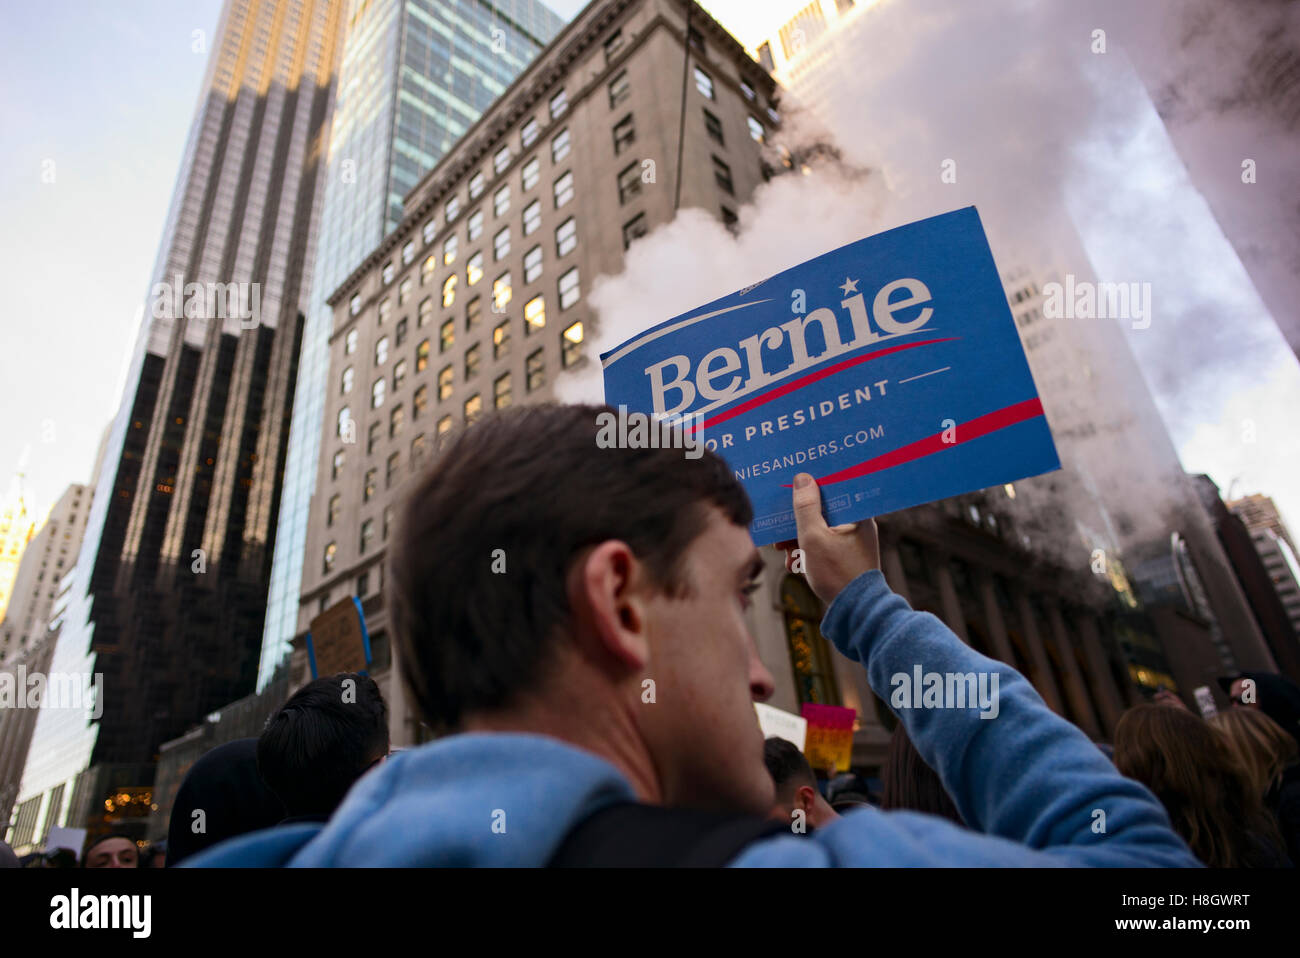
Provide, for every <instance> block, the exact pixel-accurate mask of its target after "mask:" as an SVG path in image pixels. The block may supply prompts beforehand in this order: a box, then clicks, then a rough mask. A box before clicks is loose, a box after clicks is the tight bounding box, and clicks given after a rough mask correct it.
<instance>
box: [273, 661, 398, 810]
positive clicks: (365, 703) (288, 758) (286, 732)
mask: <svg viewBox="0 0 1300 958" xmlns="http://www.w3.org/2000/svg"><path fill="white" fill-rule="evenodd" d="M387 754H388V706H387V705H385V704H384V698H383V696H382V695H381V694H380V693H379V686H378V685H376V684H375V680H374V679H372V678H370V677H369V676H367V675H361V674H358V673H351V672H340V673H339V674H338V675H331V676H328V677H324V678H319V679H316V680H315V681H313V682H309V683H308V684H307V685H304V686H303V687H302V688H300V689H299V690H298V691H297V692H295V693H294V694H293V695H292V696H290V698H289V701H287V702H285V703H284V705H283V706H282V707H281V708H280V710H279V711H278V712H276V713H275V714H274V715H272V716H271V717H270V718H269V719H268V720H267V722H266V728H265V729H263V730H262V734H261V737H260V738H258V740H257V768H258V771H259V772H260V773H261V775H262V778H263V779H264V780H265V782H266V784H267V786H268V787H270V789H271V791H273V792H274V793H275V795H276V797H277V798H279V799H280V801H281V802H283V803H284V807H285V810H286V811H287V812H288V814H289V816H290V817H291V818H292V817H298V816H313V817H322V816H323V817H328V816H329V815H330V814H331V813H332V812H333V811H334V809H335V808H337V807H338V805H339V803H340V802H342V801H343V797H344V796H345V795H346V794H347V792H348V789H349V788H351V787H352V783H353V782H355V781H356V780H357V779H358V778H360V777H361V774H362V773H363V772H365V771H366V769H368V768H369V767H370V766H371V765H373V764H375V762H377V761H379V760H380V759H382V758H383V757H384V756H385V755H387Z"/></svg>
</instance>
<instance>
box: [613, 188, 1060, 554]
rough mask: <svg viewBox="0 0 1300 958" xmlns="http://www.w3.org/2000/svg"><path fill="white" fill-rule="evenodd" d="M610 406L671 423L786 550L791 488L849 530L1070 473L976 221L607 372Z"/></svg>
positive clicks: (938, 219)
mask: <svg viewBox="0 0 1300 958" xmlns="http://www.w3.org/2000/svg"><path fill="white" fill-rule="evenodd" d="M601 362H602V363H603V365H604V375H605V401H606V402H607V403H609V404H610V405H611V406H615V407H618V406H625V407H627V409H628V410H629V411H631V412H636V413H644V414H648V415H651V416H654V417H658V418H660V419H666V420H672V421H677V422H678V423H679V424H680V425H681V427H682V428H683V429H684V430H685V432H686V435H687V437H688V439H691V438H693V439H694V440H695V441H697V442H698V439H699V437H700V436H703V442H704V445H706V446H707V447H708V448H709V449H712V450H714V451H716V452H718V453H719V454H720V455H721V456H722V457H723V458H724V459H725V460H726V461H727V464H728V465H729V466H730V467H731V468H732V469H733V470H734V471H735V474H736V477H737V478H738V479H740V480H741V482H743V483H744V486H745V488H746V490H747V491H748V492H749V496H750V499H752V500H753V503H754V523H753V525H752V526H751V529H750V531H751V533H752V534H753V536H754V541H755V542H757V543H759V544H760V545H761V544H765V543H771V542H779V541H782V540H785V539H793V538H794V536H795V526H794V513H793V511H792V509H791V498H790V497H791V492H790V490H791V484H792V482H793V479H794V476H795V474H796V473H798V472H809V473H812V474H813V475H814V476H816V477H817V481H818V483H819V484H820V485H821V487H822V497H823V503H824V507H825V511H826V514H827V518H828V521H830V522H831V524H836V523H841V522H853V521H856V520H858V519H862V518H866V517H868V516H875V515H881V514H883V513H887V512H893V511H895V510H897V509H904V508H906V507H908V506H915V505H919V504H921V503H923V502H932V501H934V500H936V499H943V498H946V497H948V496H955V495H959V494H961V493H963V492H970V491H972V490H975V489H983V488H985V487H988V486H994V485H1001V484H1003V483H1007V482H1012V481H1014V480H1016V479H1023V478H1025V477H1027V476H1035V475H1038V474H1040V473H1043V472H1049V471H1051V470H1053V469H1057V468H1059V467H1060V460H1059V459H1058V458H1057V455H1056V447H1055V446H1054V445H1053V443H1052V434H1051V432H1050V430H1049V429H1048V427H1047V421H1046V419H1045V418H1044V415H1043V407H1042V404H1041V403H1040V402H1039V399H1038V390H1037V389H1036V388H1035V386H1034V380H1033V377H1032V376H1031V375H1030V372H1029V364H1028V363H1027V362H1026V360H1025V353H1024V350H1023V348H1022V347H1021V345H1020V337H1019V336H1018V335H1017V333H1016V326H1015V320H1014V319H1013V318H1012V316H1011V310H1010V309H1009V308H1008V306H1007V298H1006V294H1005V293H1004V292H1003V289H1002V284H1001V281H1000V280H999V278H998V271H997V267H996V266H995V265H994V263H993V254H992V252H991V251H990V250H989V245H988V240H987V239H986V238H985V236H984V228H983V226H982V225H981V223H980V219H979V214H978V213H977V212H976V211H975V208H974V207H973V206H971V207H967V208H965V209H960V210H956V211H954V212H952V213H945V214H943V215H941V216H934V217H931V218H929V219H925V220H921V221H919V222H916V223H910V224H908V225H907V226H900V227H899V228H898V229H893V230H889V231H888V232H886V233H881V234H879V235H877V236H870V237H868V238H866V239H863V240H858V241H857V242H856V243H850V244H849V245H847V246H842V247H840V248H839V249H837V250H833V251H832V252H829V253H826V254H825V255H823V256H819V257H817V258H816V259H812V260H809V261H808V262H806V263H802V264H800V265H798V266H795V267H792V268H791V269H788V270H785V271H784V272H782V273H778V274H777V275H775V276H773V277H771V278H769V279H766V280H764V281H763V282H761V283H758V284H756V285H754V286H751V287H749V288H747V289H742V290H740V291H739V292H737V293H732V294H731V295H730V296H724V297H722V298H721V299H718V300H715V301H714V302H712V303H709V304H708V305H706V306H701V307H699V308H698V309H695V310H691V311H690V312H687V313H683V314H682V315H680V316H676V317H674V318H672V319H670V320H668V321H666V322H664V323H661V324H660V325H658V326H655V327H654V328H652V329H648V330H646V331H645V332H643V333H641V334H640V335H639V336H636V337H634V338H632V339H630V340H628V341H627V342H626V343H624V344H623V345H621V346H619V347H618V348H616V349H613V350H611V351H609V352H607V353H605V354H603V355H602V356H601Z"/></svg>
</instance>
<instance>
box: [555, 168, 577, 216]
mask: <svg viewBox="0 0 1300 958" xmlns="http://www.w3.org/2000/svg"><path fill="white" fill-rule="evenodd" d="M571 199H573V171H572V170H570V171H569V172H568V173H565V174H564V175H563V176H561V177H560V178H559V179H558V180H556V181H555V208H556V209H557V210H558V209H559V208H560V207H561V206H563V205H564V204H565V203H567V202H569V200H571Z"/></svg>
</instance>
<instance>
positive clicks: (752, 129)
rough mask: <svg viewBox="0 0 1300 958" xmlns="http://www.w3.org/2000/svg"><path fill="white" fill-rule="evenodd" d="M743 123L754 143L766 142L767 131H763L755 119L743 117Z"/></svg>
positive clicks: (760, 124) (761, 125)
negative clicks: (747, 127)
mask: <svg viewBox="0 0 1300 958" xmlns="http://www.w3.org/2000/svg"><path fill="white" fill-rule="evenodd" d="M745 123H746V124H748V126H749V135H750V137H751V138H753V140H754V142H755V143H766V142H767V131H766V130H764V129H763V124H762V123H759V122H758V118H757V117H753V116H747V117H745Z"/></svg>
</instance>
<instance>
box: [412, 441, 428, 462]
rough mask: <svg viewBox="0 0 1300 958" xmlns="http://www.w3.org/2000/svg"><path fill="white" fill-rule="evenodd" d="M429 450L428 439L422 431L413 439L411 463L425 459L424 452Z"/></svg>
mask: <svg viewBox="0 0 1300 958" xmlns="http://www.w3.org/2000/svg"><path fill="white" fill-rule="evenodd" d="M428 451H429V447H428V440H427V437H426V436H425V435H424V433H420V434H419V435H418V436H416V437H415V438H414V439H412V440H411V465H412V466H414V465H415V464H416V463H417V462H421V461H423V459H424V454H425V453H426V452H428Z"/></svg>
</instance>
